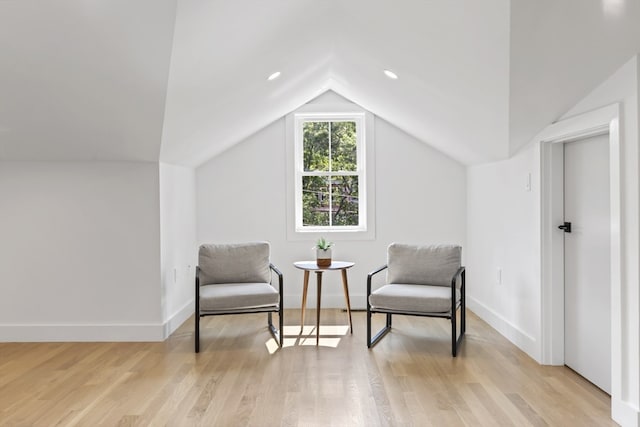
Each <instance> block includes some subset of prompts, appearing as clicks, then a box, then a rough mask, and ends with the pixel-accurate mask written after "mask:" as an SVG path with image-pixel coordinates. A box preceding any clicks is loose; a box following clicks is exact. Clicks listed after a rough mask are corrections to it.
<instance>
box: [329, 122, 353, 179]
mask: <svg viewBox="0 0 640 427" xmlns="http://www.w3.org/2000/svg"><path fill="white" fill-rule="evenodd" d="M356 153H357V141H356V122H332V123H331V170H332V171H356V170H357V168H358V158H357V155H356Z"/></svg>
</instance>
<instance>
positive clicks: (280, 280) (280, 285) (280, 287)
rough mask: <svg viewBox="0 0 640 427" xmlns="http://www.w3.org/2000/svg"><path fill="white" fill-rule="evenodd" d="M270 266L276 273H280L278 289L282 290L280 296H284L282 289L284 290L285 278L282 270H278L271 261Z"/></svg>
mask: <svg viewBox="0 0 640 427" xmlns="http://www.w3.org/2000/svg"><path fill="white" fill-rule="evenodd" d="M269 268H270V269H271V270H273V272H274V273H276V274H277V275H278V290H279V292H280V298H282V291H283V279H282V272H281V271H280V270H278V268H277V267H276V266H275V265H273V264H271V263H269Z"/></svg>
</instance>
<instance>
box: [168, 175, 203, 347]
mask: <svg viewBox="0 0 640 427" xmlns="http://www.w3.org/2000/svg"><path fill="white" fill-rule="evenodd" d="M195 188H196V186H195V171H194V170H193V169H191V168H186V167H182V166H175V165H170V164H167V163H160V229H161V233H160V242H161V266H162V274H161V275H162V295H161V298H162V302H161V305H162V319H163V322H164V325H165V331H164V333H165V337H168V336H169V335H170V334H171V333H172V332H173V331H175V330H176V329H177V328H178V326H180V325H181V324H182V323H183V322H184V321H185V320H186V319H187V318H188V317H189V316H191V315H192V314H193V310H194V307H193V299H194V277H195V266H196V265H197V262H198V261H197V258H198V257H197V255H198V242H197V238H196V194H195Z"/></svg>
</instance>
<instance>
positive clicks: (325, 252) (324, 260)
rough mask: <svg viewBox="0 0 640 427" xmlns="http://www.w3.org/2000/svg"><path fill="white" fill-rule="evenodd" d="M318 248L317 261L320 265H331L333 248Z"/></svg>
mask: <svg viewBox="0 0 640 427" xmlns="http://www.w3.org/2000/svg"><path fill="white" fill-rule="evenodd" d="M315 249H316V262H317V263H318V267H329V266H330V265H331V248H329V249H320V248H315Z"/></svg>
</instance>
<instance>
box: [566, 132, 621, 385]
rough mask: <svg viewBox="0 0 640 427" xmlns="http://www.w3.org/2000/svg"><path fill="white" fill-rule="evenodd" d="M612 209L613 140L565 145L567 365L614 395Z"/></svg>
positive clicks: (605, 138)
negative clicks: (611, 167)
mask: <svg viewBox="0 0 640 427" xmlns="http://www.w3.org/2000/svg"><path fill="white" fill-rule="evenodd" d="M609 204H610V203H609V136H608V135H600V136H595V137H591V138H586V139H582V140H579V141H576V142H569V143H565V144H564V218H565V219H564V220H565V221H567V222H571V232H570V233H569V232H565V235H564V245H565V246H564V253H565V258H564V268H565V300H564V301H565V328H564V329H565V334H564V336H565V350H564V357H565V364H566V365H567V366H568V367H570V368H571V369H573V370H574V371H576V372H578V373H579V374H580V375H582V376H583V377H585V378H586V379H588V380H589V381H591V382H592V383H594V384H595V385H597V386H598V387H600V388H601V389H602V390H604V391H606V392H607V393H609V394H611V274H610V270H611V262H610V236H611V230H610V226H611V221H610V209H609Z"/></svg>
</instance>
